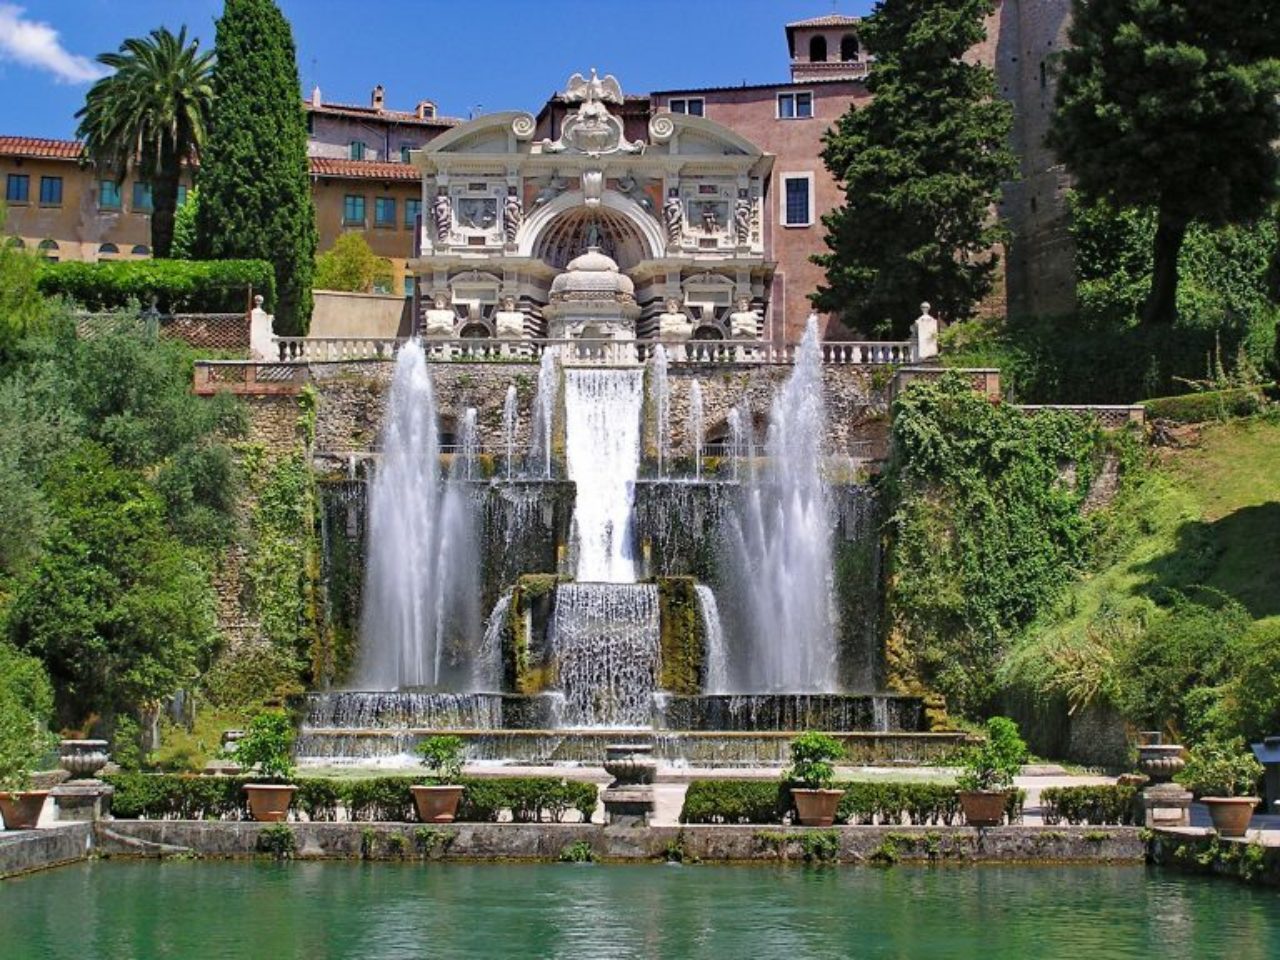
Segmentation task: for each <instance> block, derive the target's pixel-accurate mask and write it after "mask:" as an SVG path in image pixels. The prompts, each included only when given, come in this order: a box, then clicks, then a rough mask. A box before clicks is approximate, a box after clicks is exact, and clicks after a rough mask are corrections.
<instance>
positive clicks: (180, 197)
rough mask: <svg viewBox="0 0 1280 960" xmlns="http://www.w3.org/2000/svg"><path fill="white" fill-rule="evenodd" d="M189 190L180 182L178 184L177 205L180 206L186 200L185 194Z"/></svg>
mask: <svg viewBox="0 0 1280 960" xmlns="http://www.w3.org/2000/svg"><path fill="white" fill-rule="evenodd" d="M190 192H191V191H190V190H189V189H188V188H187V187H184V186H183V185H182V184H178V206H182V205H183V204H184V203H186V202H187V194H188V193H190Z"/></svg>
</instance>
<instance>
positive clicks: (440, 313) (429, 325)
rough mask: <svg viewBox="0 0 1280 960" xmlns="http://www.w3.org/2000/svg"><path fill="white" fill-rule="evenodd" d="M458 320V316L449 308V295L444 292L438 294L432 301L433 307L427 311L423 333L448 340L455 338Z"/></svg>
mask: <svg viewBox="0 0 1280 960" xmlns="http://www.w3.org/2000/svg"><path fill="white" fill-rule="evenodd" d="M457 320H458V318H457V316H456V315H455V314H454V312H453V310H452V309H451V308H450V307H449V295H448V294H447V293H443V292H441V293H437V294H436V295H435V297H434V298H433V299H432V301H431V306H430V307H428V308H427V310H426V314H425V316H424V318H423V330H422V332H423V334H424V335H425V336H428V337H436V338H438V339H448V338H450V337H452V336H453V328H454V325H455V324H456V323H457Z"/></svg>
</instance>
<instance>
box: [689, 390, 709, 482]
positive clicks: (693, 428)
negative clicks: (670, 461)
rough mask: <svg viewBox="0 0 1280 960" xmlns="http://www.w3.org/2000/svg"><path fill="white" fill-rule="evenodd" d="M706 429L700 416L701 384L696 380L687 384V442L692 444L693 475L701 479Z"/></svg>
mask: <svg viewBox="0 0 1280 960" xmlns="http://www.w3.org/2000/svg"><path fill="white" fill-rule="evenodd" d="M705 433H706V431H705V429H704V427H703V416H702V384H700V383H699V382H698V381H697V380H695V381H693V383H691V384H690V385H689V442H690V443H692V444H693V475H694V478H695V479H697V480H701V479H702V440H703V436H704V435H705Z"/></svg>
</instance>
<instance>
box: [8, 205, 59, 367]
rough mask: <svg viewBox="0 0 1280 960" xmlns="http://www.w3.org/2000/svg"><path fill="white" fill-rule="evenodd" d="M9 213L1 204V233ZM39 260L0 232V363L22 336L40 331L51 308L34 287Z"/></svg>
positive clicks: (38, 269)
mask: <svg viewBox="0 0 1280 960" xmlns="http://www.w3.org/2000/svg"><path fill="white" fill-rule="evenodd" d="M7 219H8V210H7V209H6V208H5V206H4V204H3V203H0V231H3V229H4V225H5V222H6V220H7ZM39 272H40V260H39V258H38V257H36V255H35V254H34V253H31V252H30V251H27V250H24V249H23V248H22V247H20V246H18V244H17V243H16V242H14V240H13V239H11V238H10V237H7V236H4V235H3V233H0V361H3V360H4V359H5V358H6V355H7V353H8V351H9V350H10V349H11V348H12V347H13V345H14V344H15V342H16V341H17V340H19V339H20V338H21V337H24V336H26V335H27V334H29V333H32V332H34V331H36V330H38V329H40V328H41V327H42V326H43V325H44V323H45V321H47V320H48V317H49V311H50V306H49V303H48V302H47V301H46V300H45V298H44V297H43V296H41V294H40V291H39V289H38V288H37V285H36V280H37V277H38V275H39Z"/></svg>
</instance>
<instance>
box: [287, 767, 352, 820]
mask: <svg viewBox="0 0 1280 960" xmlns="http://www.w3.org/2000/svg"><path fill="white" fill-rule="evenodd" d="M295 786H297V788H298V792H297V793H296V794H295V795H294V806H296V807H297V808H298V809H299V810H301V811H302V812H303V813H304V814H306V817H307V819H308V820H310V821H312V822H313V823H332V822H333V821H335V820H337V819H338V807H339V805H340V804H341V803H342V799H343V796H342V794H343V791H342V790H341V789H340V787H339V784H338V781H335V780H324V779H321V778H318V777H302V778H299V779H298V780H297V781H295Z"/></svg>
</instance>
